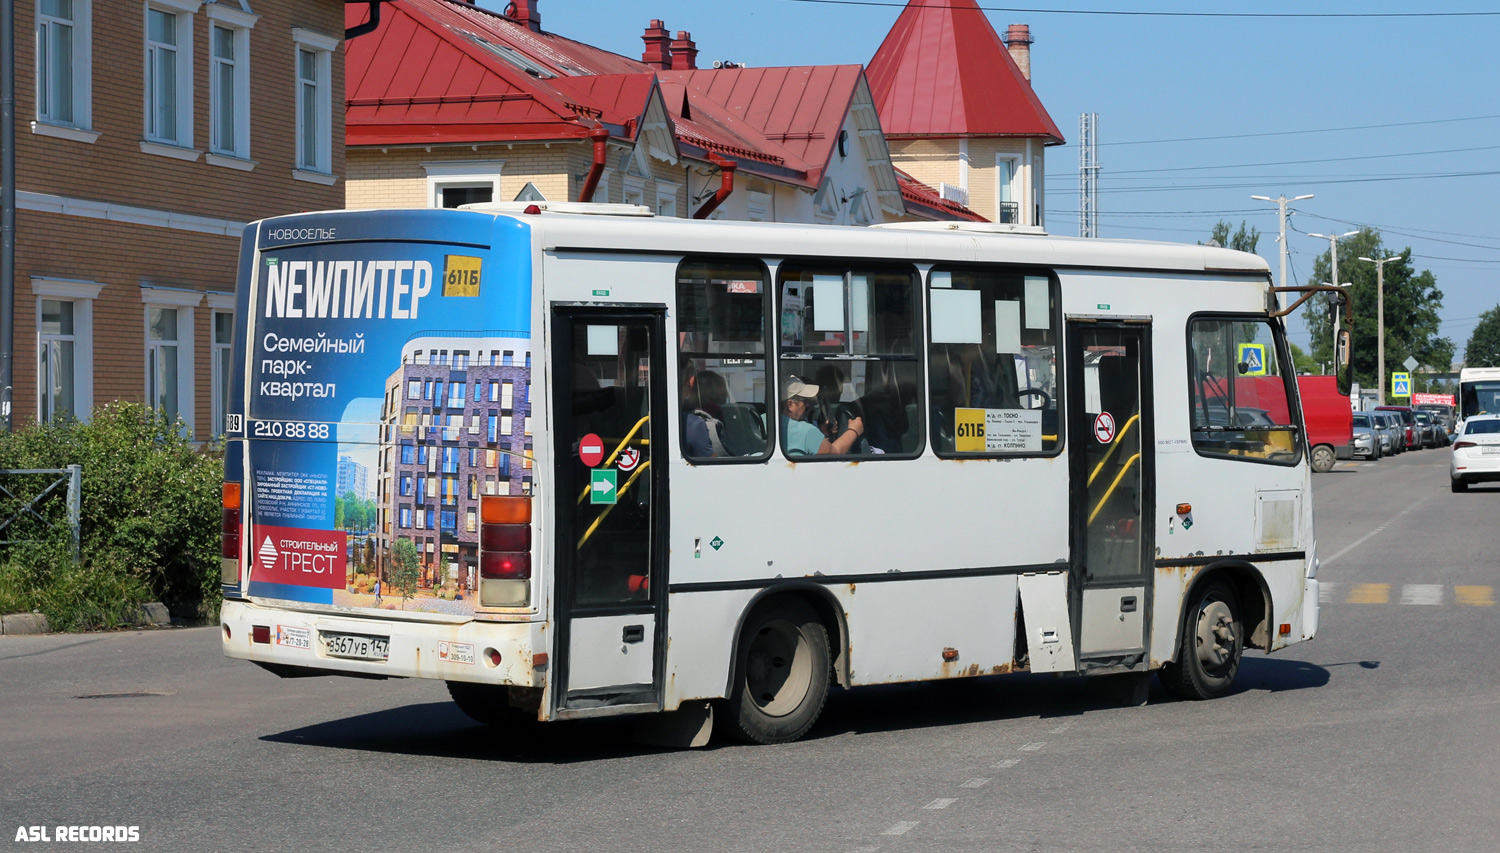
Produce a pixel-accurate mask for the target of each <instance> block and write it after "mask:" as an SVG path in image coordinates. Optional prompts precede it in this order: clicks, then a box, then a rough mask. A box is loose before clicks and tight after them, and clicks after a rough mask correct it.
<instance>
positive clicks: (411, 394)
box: [406, 379, 422, 400]
mask: <svg viewBox="0 0 1500 853" xmlns="http://www.w3.org/2000/svg"><path fill="white" fill-rule="evenodd" d="M406 399H408V400H420V399H422V380H420V379H408V380H406Z"/></svg>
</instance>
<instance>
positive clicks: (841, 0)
mask: <svg viewBox="0 0 1500 853" xmlns="http://www.w3.org/2000/svg"><path fill="white" fill-rule="evenodd" d="M786 2H789V3H818V4H822V5H825V6H875V7H881V8H892V9H905V8H907V6H908V4H907V3H906V2H904V0H786ZM909 5H911V6H915V7H917V8H925V7H927V6H929V5H930V6H931V7H932V8H934V9H947V8H950V7H949V5H948V4H947V3H945V2H944V3H932V4H927V3H912V4H909ZM978 8H979V10H980V11H982V12H1012V13H1016V14H1024V15H1099V16H1114V17H1132V18H1492V17H1496V16H1500V12H1140V11H1134V10H1114V9H1020V8H1016V7H1011V6H980V7H978Z"/></svg>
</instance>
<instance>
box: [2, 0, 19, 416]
mask: <svg viewBox="0 0 1500 853" xmlns="http://www.w3.org/2000/svg"><path fill="white" fill-rule="evenodd" d="M0 54H3V56H0V185H3V186H0V430H3V431H4V432H10V430H11V416H10V415H11V412H10V401H11V393H10V392H11V367H12V365H11V360H12V358H13V357H14V355H15V353H14V352H13V350H14V349H15V339H14V335H15V325H16V290H15V288H16V4H15V0H0Z"/></svg>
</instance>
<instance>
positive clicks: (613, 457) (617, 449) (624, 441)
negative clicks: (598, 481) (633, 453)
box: [578, 414, 651, 544]
mask: <svg viewBox="0 0 1500 853" xmlns="http://www.w3.org/2000/svg"><path fill="white" fill-rule="evenodd" d="M649 420H651V415H649V414H646V415H642V416H641V419H640V420H638V421H636V422H635V426H633V427H631V428H630V432H627V433H625V437H624V438H622V439H620V443H619V444H618V445H616V446H615V450H614V452H613V453H611V454H609V458H608V459H605V460H604V462H603V464H601V465H600V466H599V467H601V468H608V467H609V466H611V465H613V464H615V460H616V459H618V458H619V456H620V451H621V450H624V449H625V446H626V445H628V444H630V440H631V439H632V438H635V434H636V433H638V432H640V431H641V425H642V424H644V423H646V421H649ZM645 443H646V444H648V445H649V444H650V443H651V442H650V441H649V440H646V441H645ZM631 479H632V480H633V479H635V478H634V477H632V478H631ZM592 488H593V487H592V486H584V487H583V494H581V495H579V496H578V502H579V503H580V504H581V503H583V499H584V498H586V497H588V496H589V491H590V490H591V489H592ZM580 544H581V543H580Z"/></svg>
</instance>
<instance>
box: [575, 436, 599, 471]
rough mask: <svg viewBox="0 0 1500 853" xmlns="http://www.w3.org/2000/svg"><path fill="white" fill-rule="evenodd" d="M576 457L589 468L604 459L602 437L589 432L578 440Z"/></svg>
mask: <svg viewBox="0 0 1500 853" xmlns="http://www.w3.org/2000/svg"><path fill="white" fill-rule="evenodd" d="M578 458H579V460H580V461H582V462H583V464H585V465H587V466H589V467H590V468H594V467H597V466H598V465H599V463H600V462H603V461H604V439H602V438H600V437H599V436H597V435H595V434H593V433H589V434H588V435H586V436H584V437H583V438H582V439H580V440H579V442H578Z"/></svg>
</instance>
